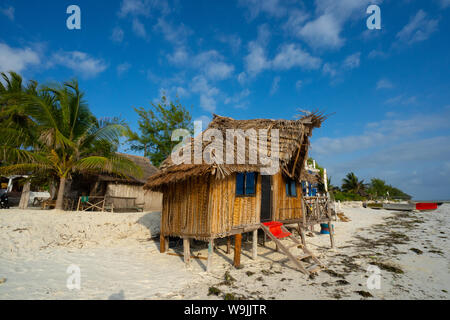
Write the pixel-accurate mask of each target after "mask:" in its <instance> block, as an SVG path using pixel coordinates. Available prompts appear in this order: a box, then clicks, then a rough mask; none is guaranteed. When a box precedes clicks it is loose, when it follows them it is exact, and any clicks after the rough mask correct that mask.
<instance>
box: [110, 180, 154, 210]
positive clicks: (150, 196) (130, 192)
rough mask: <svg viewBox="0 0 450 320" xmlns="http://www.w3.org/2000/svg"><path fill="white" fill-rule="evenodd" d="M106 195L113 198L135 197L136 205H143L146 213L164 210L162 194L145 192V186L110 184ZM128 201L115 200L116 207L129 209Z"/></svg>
mask: <svg viewBox="0 0 450 320" xmlns="http://www.w3.org/2000/svg"><path fill="white" fill-rule="evenodd" d="M106 194H107V195H109V196H112V197H133V198H136V203H143V204H144V210H145V211H160V210H161V209H162V193H160V192H153V191H150V190H144V189H143V186H139V185H129V184H116V183H108V186H107V189H106ZM129 202H130V201H128V200H126V199H114V206H115V207H118V208H127V207H129V205H130V204H129Z"/></svg>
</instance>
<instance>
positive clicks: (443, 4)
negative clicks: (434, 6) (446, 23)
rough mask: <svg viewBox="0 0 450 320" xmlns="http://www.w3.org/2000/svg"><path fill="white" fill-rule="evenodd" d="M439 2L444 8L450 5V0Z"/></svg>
mask: <svg viewBox="0 0 450 320" xmlns="http://www.w3.org/2000/svg"><path fill="white" fill-rule="evenodd" d="M439 2H440V4H441V7H442V8H444V9H445V8H447V7H450V0H440V1H439Z"/></svg>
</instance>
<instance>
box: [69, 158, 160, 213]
mask: <svg viewBox="0 0 450 320" xmlns="http://www.w3.org/2000/svg"><path fill="white" fill-rule="evenodd" d="M118 154H119V155H120V156H122V157H126V158H128V159H130V160H131V161H133V162H134V163H135V164H136V165H137V166H138V167H139V168H140V169H141V172H142V175H140V176H139V177H134V176H129V177H123V176H117V175H112V174H105V173H101V174H93V175H89V176H86V175H84V176H81V177H79V178H78V179H76V181H74V182H73V183H72V188H71V189H72V190H73V191H75V192H76V193H77V197H78V196H81V195H89V196H96V197H99V196H100V197H103V196H105V197H107V198H108V201H110V202H111V203H113V204H114V208H116V209H117V210H132V209H134V208H143V210H146V211H159V210H161V208H162V194H161V193H160V192H153V191H150V190H144V188H143V187H144V184H145V183H146V182H147V181H148V179H149V178H150V176H152V175H154V174H157V173H158V172H159V170H158V169H157V168H156V167H155V166H153V165H152V163H151V162H150V160H149V159H148V158H146V157H142V156H137V155H131V154H124V153H118Z"/></svg>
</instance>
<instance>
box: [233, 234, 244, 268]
mask: <svg viewBox="0 0 450 320" xmlns="http://www.w3.org/2000/svg"><path fill="white" fill-rule="evenodd" d="M241 243H242V234H241V233H238V234H236V235H235V236H234V266H235V267H236V268H239V267H240V266H241Z"/></svg>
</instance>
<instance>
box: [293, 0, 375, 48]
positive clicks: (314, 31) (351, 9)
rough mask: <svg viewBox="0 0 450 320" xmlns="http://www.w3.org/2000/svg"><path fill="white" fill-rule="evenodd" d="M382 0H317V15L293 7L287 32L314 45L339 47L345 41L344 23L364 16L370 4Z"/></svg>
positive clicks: (317, 46)
mask: <svg viewBox="0 0 450 320" xmlns="http://www.w3.org/2000/svg"><path fill="white" fill-rule="evenodd" d="M381 1H382V0H341V1H336V0H315V1H314V3H315V16H314V17H313V18H312V19H311V20H309V21H307V19H308V18H309V16H307V14H303V13H302V12H301V11H298V10H290V11H289V18H288V22H287V23H286V25H285V28H286V31H288V32H290V33H291V34H293V35H294V36H296V37H298V38H300V39H302V40H304V41H306V42H307V43H308V44H309V45H310V46H311V47H313V48H320V49H338V48H340V47H342V46H343V45H344V43H345V39H344V38H343V37H342V36H341V32H342V30H343V29H344V25H345V24H346V23H347V22H348V21H349V20H350V19H355V18H358V19H364V17H365V16H366V10H365V9H366V8H367V6H368V5H369V4H379V3H381Z"/></svg>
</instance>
